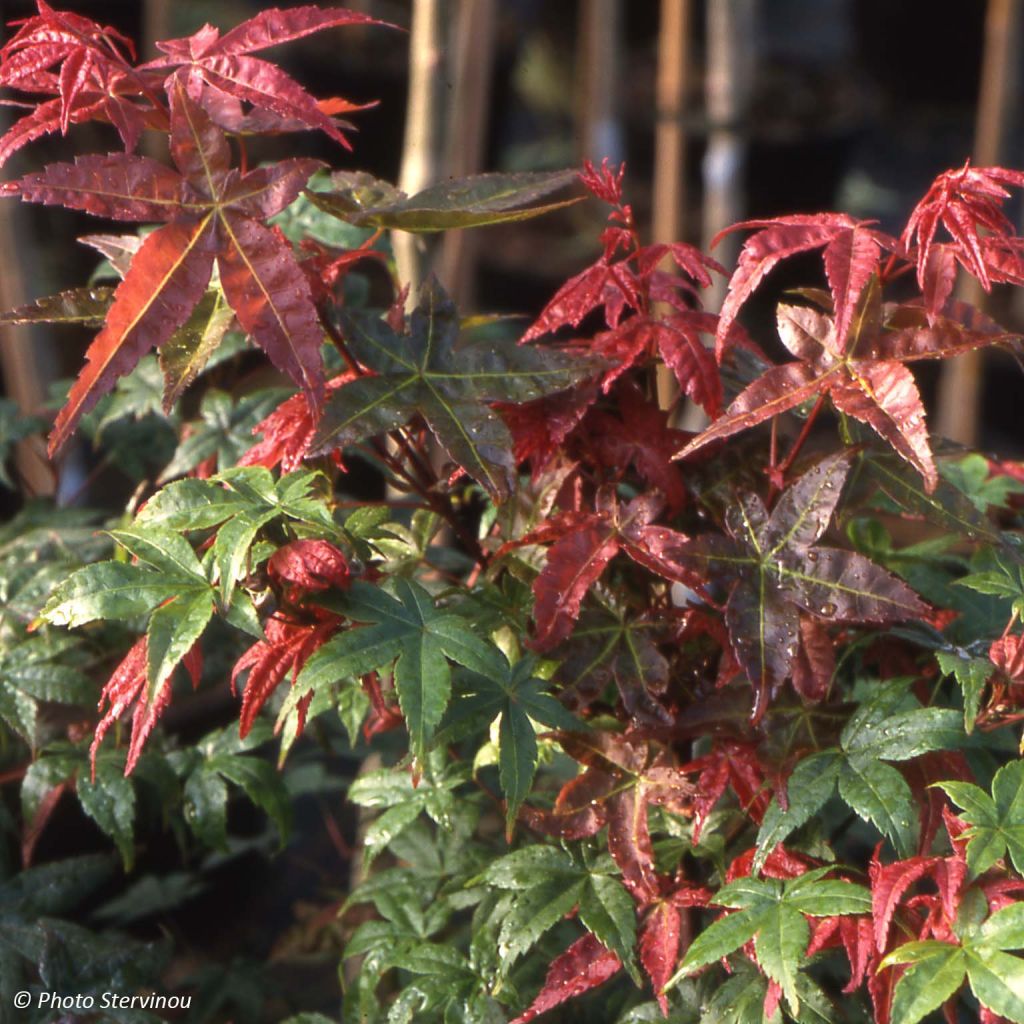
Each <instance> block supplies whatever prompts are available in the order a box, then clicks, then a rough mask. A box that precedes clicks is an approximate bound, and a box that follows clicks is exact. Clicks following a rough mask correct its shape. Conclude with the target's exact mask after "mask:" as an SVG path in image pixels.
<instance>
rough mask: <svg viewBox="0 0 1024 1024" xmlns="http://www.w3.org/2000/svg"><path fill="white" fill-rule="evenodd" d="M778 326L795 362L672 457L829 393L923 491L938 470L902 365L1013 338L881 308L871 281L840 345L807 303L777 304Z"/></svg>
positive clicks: (767, 376)
mask: <svg viewBox="0 0 1024 1024" xmlns="http://www.w3.org/2000/svg"><path fill="white" fill-rule="evenodd" d="M777 325H778V332H779V337H780V338H781V339H782V342H783V344H784V345H785V346H786V348H787V349H788V350H789V351H790V352H791V353H792V354H793V355H794V356H796V358H797V360H798V361H797V362H792V363H783V364H782V365H779V366H772V367H770V368H769V369H768V370H766V371H765V372H764V373H763V374H762V375H761V376H760V377H758V378H757V379H756V380H755V381H754V382H753V383H752V384H750V385H748V386H747V387H746V388H745V389H744V390H743V391H742V392H740V394H739V395H738V396H737V397H736V398H735V400H734V401H733V402H732V404H731V405H730V406H729V408H728V409H726V410H725V412H724V413H723V414H722V416H721V417H719V419H717V420H716V421H715V422H714V423H713V424H712V425H711V426H710V427H709V428H708V429H707V430H705V431H704V432H703V433H702V434H700V435H699V436H698V437H696V438H694V439H693V440H692V441H691V442H690V443H689V444H688V445H687V446H686V447H685V448H684V449H683V450H682V451H681V452H680V453H679V456H678V457H679V458H684V457H686V456H688V455H691V454H693V453H694V452H696V451H698V450H699V449H701V448H703V447H705V446H706V445H708V444H710V443H711V442H713V441H720V440H722V439H723V438H726V437H731V436H732V435H733V434H736V433H739V432H740V431H741V430H746V429H749V428H750V427H753V426H755V425H757V424H758V423H763V422H765V421H766V420H768V419H771V418H772V417H773V416H778V415H780V414H781V413H784V412H786V411H788V410H789V409H793V408H795V407H796V406H798V405H800V404H801V403H803V402H806V401H808V400H809V399H812V398H816V397H819V396H824V395H828V396H829V397H830V398H831V399H832V404H833V405H834V406H835V407H836V409H837V410H839V411H840V412H842V413H845V414H846V415H847V416H851V417H853V418H854V419H856V420H860V421H861V422H862V423H866V424H867V425H868V426H869V427H871V429H872V430H874V431H875V432H876V433H877V434H878V435H879V436H880V437H881V438H882V439H883V440H884V441H886V442H887V443H888V444H890V445H892V447H893V448H894V449H895V450H896V452H897V453H898V454H899V455H900V456H901V457H902V458H904V459H906V460H907V461H908V462H909V463H910V464H911V465H912V466H914V468H915V469H917V470H918V472H919V473H920V474H921V476H922V477H923V478H924V481H925V486H926V487H927V488H928V490H929V491H931V490H934V489H935V487H936V485H937V483H938V474H937V472H936V469H935V463H934V460H933V458H932V451H931V446H930V445H929V442H928V431H927V428H926V426H925V410H924V405H923V403H922V401H921V396H920V394H919V393H918V390H917V385H916V383H915V382H914V377H913V374H911V372H910V371H909V370H908V369H907V367H906V366H905V365H904V364H905V363H908V362H913V361H916V360H921V359H945V358H947V357H949V356H954V355H958V354H960V353H962V352H966V351H968V350H970V349H973V348H980V347H982V346H986V345H993V344H1000V343H1007V342H1009V341H1010V340H1011V339H1012V338H1013V337H1014V336H1013V335H1010V334H1007V333H1005V332H1001V331H999V329H998V328H996V330H995V332H993V330H992V329H991V328H990V327H989V326H987V325H985V324H976V323H974V322H973V321H972V326H965V325H964V324H962V323H959V322H957V321H956V320H953V319H948V318H946V317H938V318H935V320H934V322H933V323H930V324H929V323H928V322H927V319H926V314H925V311H924V309H923V308H922V307H920V306H915V305H912V304H907V305H902V306H895V307H884V308H883V306H882V304H881V301H880V297H879V294H878V289H877V288H876V287H870V288H868V289H866V290H865V293H864V295H863V296H862V297H861V307H860V309H859V310H858V315H857V317H856V321H855V330H852V331H851V332H850V333H849V335H848V338H847V342H846V344H845V347H844V346H841V345H840V342H839V334H838V329H837V325H836V320H835V318H834V317H830V316H828V315H827V314H826V313H824V312H820V311H818V310H816V309H812V308H810V307H807V306H792V305H788V304H785V303H783V304H780V305H779V307H778V313H777Z"/></svg>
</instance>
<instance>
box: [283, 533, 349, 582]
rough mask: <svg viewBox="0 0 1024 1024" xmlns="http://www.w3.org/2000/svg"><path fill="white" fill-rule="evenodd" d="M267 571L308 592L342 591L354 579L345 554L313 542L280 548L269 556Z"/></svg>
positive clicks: (312, 540) (325, 543)
mask: <svg viewBox="0 0 1024 1024" xmlns="http://www.w3.org/2000/svg"><path fill="white" fill-rule="evenodd" d="M267 569H268V571H269V572H270V574H271V576H276V577H277V578H278V579H281V580H284V581H286V582H287V583H291V584H292V585H294V586H296V587H299V588H301V589H302V590H308V591H318V590H327V589H328V588H330V587H337V588H339V589H342V590H343V589H345V588H346V587H347V586H348V584H349V580H350V578H351V574H350V572H349V565H348V559H347V558H346V557H345V555H344V553H343V552H342V551H340V550H339V549H338V548H336V547H335V546H334V545H333V544H332V543H331V542H330V541H326V540H315V539H313V538H303V539H302V540H293V541H292V542H291V543H290V544H285V546H284V547H282V548H278V549H277V551H275V552H274V553H273V554H272V555H271V556H270V561H269V562H267Z"/></svg>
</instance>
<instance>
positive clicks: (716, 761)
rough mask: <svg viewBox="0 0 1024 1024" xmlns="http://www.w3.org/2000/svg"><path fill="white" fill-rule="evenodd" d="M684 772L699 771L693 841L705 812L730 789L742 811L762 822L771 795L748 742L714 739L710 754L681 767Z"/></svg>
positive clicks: (694, 804) (696, 837)
mask: <svg viewBox="0 0 1024 1024" xmlns="http://www.w3.org/2000/svg"><path fill="white" fill-rule="evenodd" d="M682 770H683V771H685V772H699V773H700V774H699V775H698V776H697V782H696V790H697V792H696V794H695V796H694V800H693V841H694V843H697V842H698V841H699V840H700V835H701V832H702V831H703V829H704V825H705V823H706V822H707V818H708V815H709V814H710V813H711V811H712V810H713V809H714V807H715V805H716V804H717V803H718V801H719V800H720V799H721V798H722V796H723V795H724V794H725V791H726V789H730V788H731V789H732V791H733V792H734V793H735V794H736V798H737V800H738V801H739V805H740V807H741V808H742V809H743V811H744V813H746V814H749V815H750V817H751V818H752V819H753V820H754V821H755V822H757V823H758V824H760V823H761V819H762V818H763V817H764V813H765V811H766V810H767V809H768V805H769V804H770V803H771V794H770V792H769V789H768V787H767V786H766V785H765V775H766V772H765V769H764V766H763V765H762V764H761V760H760V758H759V757H758V756H757V750H756V748H755V747H754V746H753V745H752V744H749V743H737V742H734V741H725V742H716V743H715V744H714V745H713V746H712V748H711V752H710V753H709V754H705V755H703V756H702V757H698V758H696V759H695V760H693V761H689V762H687V763H686V764H685V765H683V766H682Z"/></svg>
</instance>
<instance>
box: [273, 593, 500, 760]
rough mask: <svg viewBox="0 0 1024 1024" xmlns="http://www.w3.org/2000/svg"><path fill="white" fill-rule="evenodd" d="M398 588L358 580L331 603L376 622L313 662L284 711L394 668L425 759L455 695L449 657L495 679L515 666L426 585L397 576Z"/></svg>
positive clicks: (343, 637)
mask: <svg viewBox="0 0 1024 1024" xmlns="http://www.w3.org/2000/svg"><path fill="white" fill-rule="evenodd" d="M392 585H393V588H394V590H395V593H396V595H397V597H392V596H391V594H389V593H388V592H387V591H385V590H382V589H381V588H380V587H374V586H371V585H370V584H368V583H363V582H362V581H358V580H357V581H356V582H355V583H353V584H352V587H351V589H350V590H349V591H347V592H346V593H344V594H342V595H340V596H338V597H337V598H334V599H332V600H331V603H330V606H331V609H332V610H333V611H337V612H340V613H341V614H343V615H346V616H347V617H348V618H349V619H351V620H352V621H353V622H361V623H369V625H366V626H362V627H357V628H354V629H349V630H346V631H345V632H343V633H340V634H338V635H337V636H335V637H333V638H332V639H331V640H329V641H328V642H327V643H326V644H324V645H323V647H321V648H320V649H319V650H318V651H317V652H316V653H315V654H314V655H313V656H312V657H311V658H310V659H309V661H308V662H307V663H306V665H305V667H304V668H303V670H302V672H301V673H300V675H299V678H298V680H297V681H296V684H295V686H294V687H293V688H292V691H291V693H290V694H289V697H288V700H286V702H285V705H284V707H283V708H282V709H281V714H282V715H285V714H287V712H288V710H290V708H291V707H293V706H294V705H295V704H296V703H297V701H298V699H299V698H301V697H302V696H304V695H305V694H307V693H309V692H310V691H313V692H314V693H315V692H316V691H317V690H320V689H322V688H323V687H329V686H333V685H334V684H335V683H337V682H339V681H340V680H342V679H345V678H346V677H350V676H362V675H366V673H368V672H373V671H376V670H378V669H387V668H390V667H391V665H392V664H393V665H394V675H395V688H396V690H397V691H398V703H399V705H400V706H401V709H402V714H403V715H404V717H405V723H406V727H407V728H408V730H409V742H410V745H411V747H412V751H413V753H414V754H415V755H416V756H417V757H418V758H422V756H423V754H424V753H425V752H426V750H427V746H428V744H429V742H430V739H431V737H432V735H433V732H434V729H435V727H436V726H437V724H438V723H439V722H440V721H441V717H442V715H443V714H444V712H445V708H446V707H447V706H448V700H449V697H450V696H451V688H452V680H451V666H450V665H449V660H451V661H454V662H456V663H458V664H459V665H462V666H464V667H465V668H468V669H471V670H472V671H474V672H477V673H479V674H480V675H483V676H492V677H495V678H501V677H502V675H504V674H507V672H508V663H507V662H506V661H505V659H504V657H503V656H502V655H501V653H500V652H499V651H498V649H497V648H496V647H494V646H493V645H491V644H489V643H487V642H486V641H485V640H481V639H480V638H479V637H478V636H477V635H476V634H475V633H474V632H473V631H472V630H471V629H470V627H469V624H468V622H467V620H466V619H464V618H463V617H462V616H460V615H455V614H453V613H451V612H446V611H441V610H439V609H438V608H437V607H436V606H435V604H434V599H433V598H432V597H431V596H430V594H429V593H427V591H426V590H424V589H423V587H421V586H420V585H419V584H418V583H414V582H412V581H411V580H404V579H395V580H394V581H393V584H392Z"/></svg>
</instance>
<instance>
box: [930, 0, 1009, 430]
mask: <svg viewBox="0 0 1024 1024" xmlns="http://www.w3.org/2000/svg"><path fill="white" fill-rule="evenodd" d="M1020 31H1021V0H989V4H988V10H987V12H986V15H985V51H984V55H983V58H982V66H981V87H980V90H979V94H978V113H977V124H976V127H975V137H974V163H975V165H976V166H979V167H987V166H990V165H993V164H998V163H999V162H1000V160H1001V159H1002V156H1003V152H1004V149H1005V146H1006V134H1007V126H1008V124H1009V119H1010V114H1011V111H1012V108H1013V97H1014V96H1015V95H1016V88H1015V86H1016V81H1015V80H1016V78H1017V77H1018V76H1017V74H1016V71H1017V60H1018V44H1019V36H1020ZM959 294H960V298H961V299H963V300H964V301H966V302H969V303H971V304H972V305H975V306H979V307H980V306H983V305H984V303H985V299H986V295H985V292H984V290H983V289H982V287H981V285H980V284H979V283H978V282H977V281H976V280H975V279H974V278H973V277H972V278H969V279H967V280H965V281H963V282H962V287H961V288H960V289H959ZM982 382H983V381H982V362H981V353H979V352H968V353H966V354H964V355H962V356H959V357H958V358H957V359H954V360H951V361H950V362H948V363H946V364H945V365H944V366H943V367H942V374H941V376H940V378H939V393H938V401H937V411H936V417H935V419H936V432H937V433H938V434H940V435H941V436H943V437H948V438H950V439H951V440H953V441H959V442H960V443H961V444H966V445H972V446H973V445H975V444H977V442H978V435H979V428H980V422H979V419H980V416H979V412H980V405H981V392H982Z"/></svg>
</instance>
